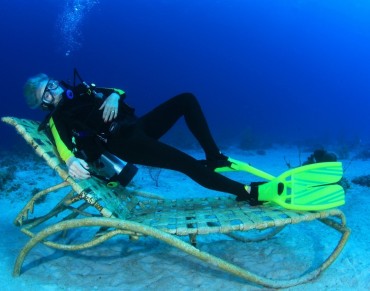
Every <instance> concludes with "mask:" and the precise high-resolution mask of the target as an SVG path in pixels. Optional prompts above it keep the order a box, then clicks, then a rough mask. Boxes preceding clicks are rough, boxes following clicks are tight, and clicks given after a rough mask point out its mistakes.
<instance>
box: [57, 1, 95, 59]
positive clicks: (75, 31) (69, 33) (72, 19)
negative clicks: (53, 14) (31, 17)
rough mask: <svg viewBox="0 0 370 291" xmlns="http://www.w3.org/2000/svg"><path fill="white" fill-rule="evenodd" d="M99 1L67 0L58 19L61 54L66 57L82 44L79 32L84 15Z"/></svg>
mask: <svg viewBox="0 0 370 291" xmlns="http://www.w3.org/2000/svg"><path fill="white" fill-rule="evenodd" d="M96 4H99V0H68V1H66V5H65V7H64V10H63V11H62V13H61V15H60V16H59V19H58V28H59V31H60V33H61V42H62V43H61V45H62V49H63V52H64V53H65V55H66V56H67V57H68V56H69V55H70V54H71V53H72V52H74V51H76V50H78V49H79V48H80V47H81V43H82V40H81V38H82V33H81V30H80V27H81V24H82V21H83V19H84V17H85V15H86V14H87V13H88V12H89V11H90V10H91V9H92V8H93V7H94V6H95V5H96Z"/></svg>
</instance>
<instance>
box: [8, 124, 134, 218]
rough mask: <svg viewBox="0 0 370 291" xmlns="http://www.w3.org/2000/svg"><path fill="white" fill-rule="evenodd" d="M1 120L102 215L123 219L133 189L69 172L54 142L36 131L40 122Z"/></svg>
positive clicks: (126, 214)
mask: <svg viewBox="0 0 370 291" xmlns="http://www.w3.org/2000/svg"><path fill="white" fill-rule="evenodd" d="M2 121H3V122H5V123H7V124H9V125H12V126H14V127H15V129H16V130H17V132H18V133H19V134H20V135H22V137H23V138H24V139H25V140H26V141H27V143H28V144H30V145H31V146H32V148H33V149H34V150H35V151H36V153H37V154H38V155H39V156H40V157H42V158H44V159H45V161H46V162H47V164H48V165H49V166H50V167H51V168H52V169H53V170H55V171H56V172H57V173H58V174H59V176H60V177H61V178H62V179H63V180H64V181H67V182H69V184H70V185H71V187H72V188H73V190H74V191H75V192H76V193H77V194H78V195H80V197H81V198H83V199H84V200H85V201H87V202H88V203H90V204H91V205H93V206H94V207H95V208H97V209H98V210H99V211H100V212H101V213H102V215H103V216H106V217H119V218H121V219H126V218H128V217H129V216H130V212H131V209H132V208H133V207H135V205H136V204H137V198H136V197H135V196H134V195H132V194H133V191H130V190H129V189H126V188H125V187H122V186H121V185H118V186H117V187H115V188H109V187H107V186H106V184H105V183H103V182H102V181H101V180H99V179H96V178H90V179H87V180H80V181H76V180H74V179H73V178H72V177H70V176H69V175H68V172H67V168H66V165H65V164H64V162H63V161H62V160H61V159H60V158H59V156H58V154H57V151H56V149H55V147H54V145H53V143H52V142H51V141H50V140H49V138H48V137H47V135H46V134H45V132H44V131H39V130H38V127H39V124H40V123H39V122H37V121H33V120H28V119H20V118H15V117H3V118H2Z"/></svg>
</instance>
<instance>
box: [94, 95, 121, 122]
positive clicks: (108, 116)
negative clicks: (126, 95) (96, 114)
mask: <svg viewBox="0 0 370 291" xmlns="http://www.w3.org/2000/svg"><path fill="white" fill-rule="evenodd" d="M119 98H120V97H119V95H118V94H117V93H115V92H113V93H112V94H110V95H109V96H108V97H107V99H105V100H104V102H103V104H102V105H101V106H100V108H99V110H103V120H104V122H108V121H112V120H113V119H115V118H116V117H117V116H118V101H119Z"/></svg>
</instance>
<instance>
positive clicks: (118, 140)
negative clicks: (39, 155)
mask: <svg viewBox="0 0 370 291" xmlns="http://www.w3.org/2000/svg"><path fill="white" fill-rule="evenodd" d="M77 91H78V90H77ZM96 91H98V92H99V91H100V92H103V93H104V95H105V96H106V97H107V96H108V95H109V94H110V93H112V92H116V93H118V94H119V95H120V96H121V99H123V98H124V95H125V93H124V92H123V91H121V90H118V89H105V88H101V89H99V88H96ZM75 96H78V98H76V97H75V98H73V99H72V100H67V99H66V100H63V102H62V104H60V105H58V109H57V110H56V112H54V113H53V115H52V118H51V122H50V127H51V130H52V133H53V136H54V139H55V141H56V145H57V149H58V152H59V153H60V155H61V157H62V159H63V160H64V161H66V160H67V159H68V158H69V157H71V156H72V155H74V153H73V152H72V149H73V148H74V147H75V145H74V144H72V142H71V140H72V134H71V132H72V131H74V132H77V133H81V132H82V133H83V134H82V135H84V132H86V131H90V133H91V132H95V133H100V132H105V133H107V134H106V135H105V136H107V143H106V144H105V145H104V147H106V149H107V150H108V151H109V152H111V153H113V154H115V155H116V156H118V157H120V158H121V159H122V160H124V161H126V162H129V163H133V164H140V165H146V166H153V167H160V168H165V169H171V170H175V171H179V172H182V173H184V174H186V175H187V176H189V177H190V178H191V179H193V180H194V181H196V182H197V183H199V184H200V185H202V186H204V187H206V188H209V189H213V190H216V191H221V192H226V193H230V194H234V195H237V196H239V197H240V198H242V199H245V198H246V197H245V196H248V195H247V192H246V190H245V188H244V185H243V184H242V183H239V182H236V181H233V180H231V179H229V178H226V177H224V176H222V175H221V174H218V173H216V172H214V171H213V169H211V168H208V167H206V166H204V164H202V163H201V162H200V161H198V160H196V159H194V158H193V157H191V156H189V155H187V154H186V153H184V152H182V151H180V150H177V149H175V148H173V147H171V146H169V145H166V144H164V143H162V142H160V141H159V140H158V139H159V138H160V137H161V136H163V135H164V134H165V133H166V132H167V131H168V130H169V129H170V128H171V127H172V126H173V125H174V124H175V123H176V121H177V120H178V119H179V118H180V117H182V116H183V117H184V118H185V121H186V124H187V126H188V127H189V129H190V131H191V132H192V133H193V135H194V136H195V138H196V139H197V140H198V141H199V143H200V145H201V146H202V148H203V150H204V152H205V154H206V158H207V160H208V161H212V160H217V159H219V158H220V157H221V158H222V157H224V156H223V155H221V154H220V152H219V149H218V147H217V146H216V144H215V142H214V140H213V138H212V135H211V133H210V131H209V128H208V125H207V122H206V120H205V117H204V115H203V112H202V110H201V108H200V105H199V103H198V101H197V99H196V98H195V96H194V95H193V94H190V93H183V94H180V95H177V96H175V97H173V98H171V99H170V100H168V101H167V102H164V103H163V104H161V105H159V106H158V107H156V108H155V109H153V110H152V111H150V112H149V113H147V114H146V115H144V116H142V117H141V118H137V117H136V116H135V115H134V111H133V110H132V109H131V108H130V107H129V106H127V104H125V103H124V102H120V105H119V114H118V117H117V119H116V120H114V121H112V122H110V123H104V121H103V119H102V111H100V110H98V109H99V107H100V106H101V104H102V102H103V101H104V98H103V99H99V98H96V97H93V96H92V95H91V94H87V93H79V92H75ZM113 122H117V123H118V124H120V126H119V127H116V128H119V129H118V130H116V131H115V132H114V133H109V128H110V127H111V125H112V123H113ZM92 129H93V130H92ZM79 140H80V142H81V141H82V142H81V144H82V146H81V144H80V149H81V148H82V149H84V147H85V145H90V147H91V145H93V143H94V141H93V139H92V138H91V134H90V137H87V138H77V147H78V146H79V142H78V141H79ZM96 147H97V146H96V145H93V148H96Z"/></svg>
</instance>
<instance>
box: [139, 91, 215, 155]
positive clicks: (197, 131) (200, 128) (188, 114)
mask: <svg viewBox="0 0 370 291" xmlns="http://www.w3.org/2000/svg"><path fill="white" fill-rule="evenodd" d="M182 116H183V117H184V118H185V122H186V124H187V126H188V128H189V130H190V131H191V132H192V134H193V135H194V136H195V138H196V139H197V140H198V142H199V143H200V145H201V147H202V148H203V150H204V152H205V154H206V158H207V160H216V159H219V158H220V157H221V156H220V150H219V148H218V147H217V145H216V143H215V141H214V139H213V137H212V134H211V132H210V130H209V127H208V124H207V121H206V119H205V117H204V114H203V111H202V109H201V107H200V105H199V102H198V100H197V99H196V97H195V96H194V95H193V94H191V93H183V94H180V95H177V96H175V97H173V98H171V99H169V100H168V101H166V102H164V103H162V104H161V105H159V106H158V107H156V108H154V109H153V110H152V111H150V112H149V113H147V114H146V115H144V116H143V117H141V118H140V119H139V124H140V125H141V127H142V129H143V130H144V132H145V133H146V134H147V135H148V136H150V137H152V138H154V139H159V138H160V137H161V136H163V135H164V134H165V133H166V132H167V131H168V130H169V129H170V128H171V127H172V126H173V125H174V124H175V123H176V121H177V120H178V119H179V118H180V117H182Z"/></svg>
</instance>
